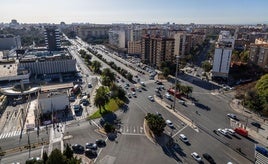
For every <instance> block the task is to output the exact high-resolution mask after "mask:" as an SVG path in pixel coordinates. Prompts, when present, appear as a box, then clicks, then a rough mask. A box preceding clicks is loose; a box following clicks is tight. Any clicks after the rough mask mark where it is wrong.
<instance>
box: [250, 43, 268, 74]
mask: <svg viewBox="0 0 268 164" xmlns="http://www.w3.org/2000/svg"><path fill="white" fill-rule="evenodd" d="M249 58H250V60H251V62H253V63H255V64H257V65H258V66H260V67H262V68H263V69H265V70H268V42H267V41H264V40H260V39H256V41H255V43H254V44H253V43H252V44H250V55H249Z"/></svg>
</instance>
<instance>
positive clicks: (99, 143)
mask: <svg viewBox="0 0 268 164" xmlns="http://www.w3.org/2000/svg"><path fill="white" fill-rule="evenodd" d="M95 143H96V144H97V146H98V147H105V146H106V142H105V141H104V140H102V139H97V140H96V142H95Z"/></svg>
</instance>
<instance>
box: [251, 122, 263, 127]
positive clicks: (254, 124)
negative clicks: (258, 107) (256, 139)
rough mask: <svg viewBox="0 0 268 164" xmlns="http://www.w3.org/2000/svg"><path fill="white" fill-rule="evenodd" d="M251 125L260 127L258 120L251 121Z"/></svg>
mask: <svg viewBox="0 0 268 164" xmlns="http://www.w3.org/2000/svg"><path fill="white" fill-rule="evenodd" d="M251 125H253V126H255V127H257V128H261V124H259V123H258V122H252V123H251Z"/></svg>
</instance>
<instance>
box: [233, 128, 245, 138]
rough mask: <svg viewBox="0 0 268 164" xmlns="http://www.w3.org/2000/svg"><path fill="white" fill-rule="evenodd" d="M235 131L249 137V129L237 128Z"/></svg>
mask: <svg viewBox="0 0 268 164" xmlns="http://www.w3.org/2000/svg"><path fill="white" fill-rule="evenodd" d="M234 131H235V132H236V133H237V134H240V135H241V136H244V137H248V131H247V130H246V129H244V128H235V129H234Z"/></svg>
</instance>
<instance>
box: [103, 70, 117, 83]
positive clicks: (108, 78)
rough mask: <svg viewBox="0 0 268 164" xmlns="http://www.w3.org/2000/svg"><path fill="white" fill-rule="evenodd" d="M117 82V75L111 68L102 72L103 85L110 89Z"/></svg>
mask: <svg viewBox="0 0 268 164" xmlns="http://www.w3.org/2000/svg"><path fill="white" fill-rule="evenodd" d="M115 80H116V75H115V73H114V72H112V71H111V70H110V69H109V68H105V69H104V70H103V71H102V85H105V86H108V87H110V86H111V85H112V83H113V82H114V81H115Z"/></svg>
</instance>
